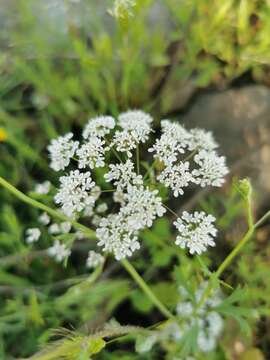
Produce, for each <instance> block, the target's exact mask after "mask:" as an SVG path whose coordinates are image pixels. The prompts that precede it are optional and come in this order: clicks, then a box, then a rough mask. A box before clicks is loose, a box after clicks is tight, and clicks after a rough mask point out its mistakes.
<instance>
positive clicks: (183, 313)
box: [173, 283, 224, 353]
mask: <svg viewBox="0 0 270 360" xmlns="http://www.w3.org/2000/svg"><path fill="white" fill-rule="evenodd" d="M206 286H207V283H202V284H201V285H200V286H199V288H198V289H197V291H196V293H195V303H194V302H192V301H191V298H190V296H189V295H188V293H187V292H186V294H183V293H182V290H181V301H180V302H179V303H178V304H177V308H176V312H177V315H178V316H179V317H180V318H181V319H182V325H179V324H176V326H175V327H174V330H173V331H174V332H175V335H176V338H177V339H178V340H180V339H181V338H182V337H183V336H184V335H185V333H187V332H188V331H189V330H190V328H191V327H192V326H193V325H194V324H196V325H197V326H198V336H197V345H198V347H199V349H200V351H202V352H205V353H207V352H210V351H212V350H214V349H215V347H216V346H217V340H218V338H219V336H220V335H221V333H222V330H223V327H224V321H223V319H222V317H221V316H220V315H219V313H217V312H216V311H215V310H214V309H213V307H214V306H218V305H219V304H220V303H221V301H222V297H221V293H219V292H217V291H216V292H214V294H212V296H210V297H209V298H208V299H207V301H206V302H205V303H204V305H203V306H202V307H201V308H200V311H199V312H198V311H197V312H195V310H196V305H197V304H198V303H199V301H200V299H201V296H202V294H203V292H204V290H205V288H206Z"/></svg>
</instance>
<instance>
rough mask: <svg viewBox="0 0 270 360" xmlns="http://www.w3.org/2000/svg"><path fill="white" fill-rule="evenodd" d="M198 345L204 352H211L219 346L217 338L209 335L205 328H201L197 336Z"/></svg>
mask: <svg viewBox="0 0 270 360" xmlns="http://www.w3.org/2000/svg"><path fill="white" fill-rule="evenodd" d="M197 343H198V347H199V349H200V350H201V351H202V352H205V353H207V352H210V351H213V350H214V349H215V347H216V346H217V340H216V338H215V337H214V336H209V335H208V334H207V333H206V332H205V331H204V330H200V331H199V333H198V338H197Z"/></svg>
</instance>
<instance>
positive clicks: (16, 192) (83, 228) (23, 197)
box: [0, 176, 96, 239]
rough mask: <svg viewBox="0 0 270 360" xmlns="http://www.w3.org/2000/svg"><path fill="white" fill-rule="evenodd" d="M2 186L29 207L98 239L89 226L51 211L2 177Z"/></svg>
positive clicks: (0, 179)
mask: <svg viewBox="0 0 270 360" xmlns="http://www.w3.org/2000/svg"><path fill="white" fill-rule="evenodd" d="M0 185H2V186H3V187H4V188H5V189H6V190H8V191H9V192H11V193H12V194H13V195H15V196H16V197H17V198H18V199H20V200H21V201H23V202H25V203H26V204H28V205H31V206H33V207H35V208H37V209H40V210H43V211H45V212H47V213H48V214H50V215H51V216H52V217H54V218H57V219H59V220H62V221H69V222H70V223H71V224H72V225H73V226H74V227H75V228H76V229H78V230H80V231H82V232H83V233H84V234H85V235H87V236H88V237H89V238H92V239H94V238H95V237H96V235H95V232H94V231H93V230H91V229H89V228H88V227H87V226H85V225H83V224H80V223H78V222H77V221H75V220H73V219H70V218H69V217H67V216H66V215H64V214H62V213H61V212H59V211H56V210H54V209H51V208H50V207H49V206H47V205H45V204H43V203H41V202H39V201H37V200H35V199H32V198H31V197H30V196H27V195H25V194H24V193H22V192H21V191H20V190H18V189H16V188H15V187H14V186H13V185H11V184H10V183H9V182H7V181H6V180H5V179H3V178H2V177H1V176H0Z"/></svg>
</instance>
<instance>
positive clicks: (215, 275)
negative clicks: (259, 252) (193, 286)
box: [197, 210, 270, 308]
mask: <svg viewBox="0 0 270 360" xmlns="http://www.w3.org/2000/svg"><path fill="white" fill-rule="evenodd" d="M269 217H270V210H269V211H267V213H266V214H265V215H264V216H262V217H261V218H260V219H259V220H258V221H257V222H256V223H255V224H254V225H250V227H249V229H248V231H247V232H246V234H245V235H244V237H243V238H242V239H241V240H240V241H239V243H238V244H237V245H236V247H235V248H234V249H233V250H232V251H231V252H230V253H229V255H228V256H227V257H226V258H225V259H224V260H223V262H222V263H221V264H220V266H219V267H218V269H217V270H216V271H215V272H214V273H213V278H212V280H218V279H219V277H220V276H221V274H222V273H223V272H224V270H225V269H226V268H227V267H228V266H229V265H230V264H231V262H232V261H233V259H234V258H235V257H236V256H237V255H238V254H239V252H240V251H241V250H242V248H243V247H244V246H245V244H246V243H247V242H248V241H249V240H250V239H251V238H252V236H253V235H254V232H255V230H256V229H257V228H258V227H259V226H260V225H261V224H262V223H263V222H264V221H265V220H267V219H268V218H269ZM249 221H250V220H249ZM252 221H253V220H252ZM212 288H213V281H210V282H209V284H208V286H207V288H206V289H205V292H204V293H203V295H202V297H201V299H200V301H199V303H198V305H197V308H200V307H201V306H202V305H203V304H204V302H205V300H206V299H207V298H208V297H209V295H210V293H211V291H212Z"/></svg>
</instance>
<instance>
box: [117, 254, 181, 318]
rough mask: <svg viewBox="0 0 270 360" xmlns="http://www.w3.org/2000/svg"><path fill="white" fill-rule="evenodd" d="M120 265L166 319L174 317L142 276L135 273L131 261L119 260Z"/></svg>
mask: <svg viewBox="0 0 270 360" xmlns="http://www.w3.org/2000/svg"><path fill="white" fill-rule="evenodd" d="M121 263H122V265H123V266H124V268H125V269H126V270H127V272H128V273H129V274H130V275H131V276H132V278H133V279H134V280H135V281H136V283H137V284H138V285H139V286H140V287H141V289H142V290H143V291H144V292H145V294H146V295H147V296H148V297H149V299H150V300H151V301H152V303H153V304H155V306H156V307H157V308H158V309H159V310H160V312H161V313H162V314H163V315H164V316H165V317H166V318H168V319H174V318H175V317H174V315H173V314H172V313H171V312H170V311H169V310H168V309H167V308H166V306H165V305H163V304H162V302H160V300H159V299H158V298H157V297H156V295H155V294H154V293H153V291H152V290H151V289H150V287H149V286H148V285H147V284H146V282H145V281H144V280H143V278H142V277H141V276H140V275H139V274H138V273H137V271H136V269H135V268H134V267H133V266H132V265H131V263H130V262H129V261H128V260H126V259H122V260H121Z"/></svg>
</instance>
